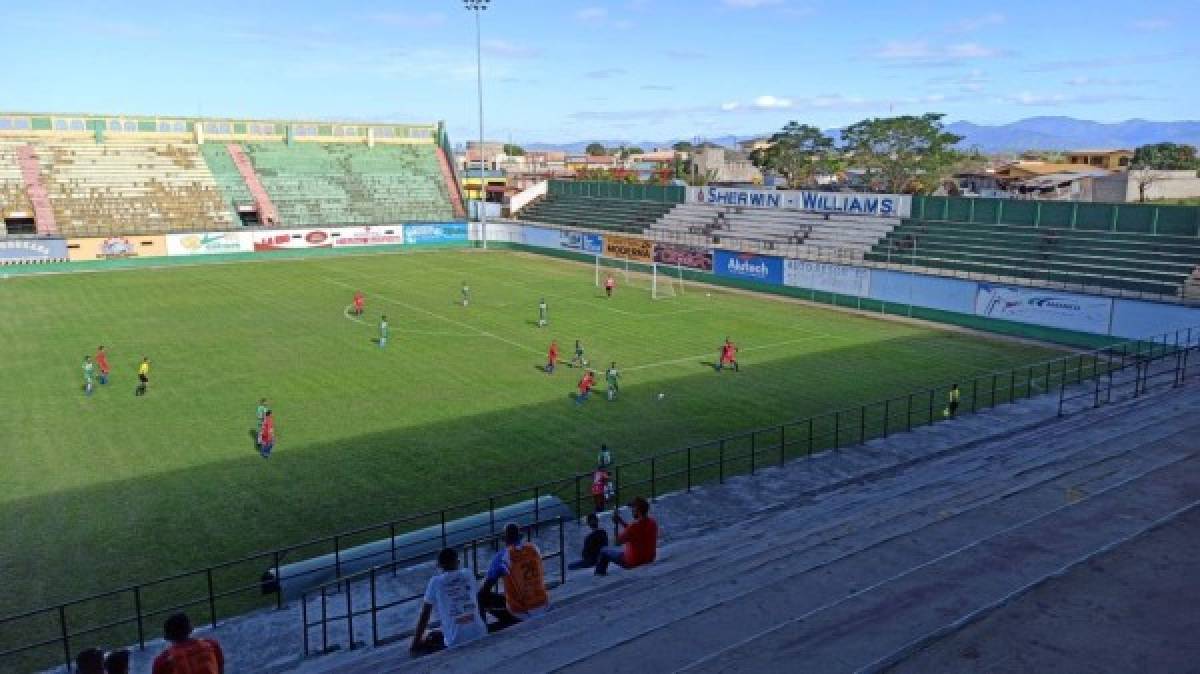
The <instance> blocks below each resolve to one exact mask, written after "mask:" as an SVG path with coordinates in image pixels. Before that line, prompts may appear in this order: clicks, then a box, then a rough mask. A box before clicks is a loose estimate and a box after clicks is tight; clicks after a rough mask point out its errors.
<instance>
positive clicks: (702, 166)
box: [691, 145, 763, 185]
mask: <svg viewBox="0 0 1200 674" xmlns="http://www.w3.org/2000/svg"><path fill="white" fill-rule="evenodd" d="M691 159H692V174H693V176H696V177H705V176H708V177H709V179H710V182H715V183H739V184H754V185H761V184H763V174H762V171H760V170H759V169H758V167H757V166H755V165H754V164H752V163H751V162H750V157H749V156H748V155H747V154H745V153H742V152H737V151H734V150H729V149H726V148H723V147H714V146H711V145H706V146H704V147H698V148H695V149H693V150H692V153H691Z"/></svg>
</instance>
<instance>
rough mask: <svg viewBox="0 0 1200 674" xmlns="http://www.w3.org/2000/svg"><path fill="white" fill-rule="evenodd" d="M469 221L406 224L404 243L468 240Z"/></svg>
mask: <svg viewBox="0 0 1200 674" xmlns="http://www.w3.org/2000/svg"><path fill="white" fill-rule="evenodd" d="M466 240H467V223H465V222H447V223H443V224H434V225H404V243H408V244H415V243H450V242H454V241H462V242H464V243H465V242H466Z"/></svg>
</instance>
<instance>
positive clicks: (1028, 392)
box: [1025, 365, 1033, 398]
mask: <svg viewBox="0 0 1200 674" xmlns="http://www.w3.org/2000/svg"><path fill="white" fill-rule="evenodd" d="M1025 397H1026V398H1032V397H1033V366H1032V365H1030V366H1029V375H1028V376H1027V377H1026V378H1025Z"/></svg>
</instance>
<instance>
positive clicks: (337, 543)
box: [333, 536, 342, 578]
mask: <svg viewBox="0 0 1200 674" xmlns="http://www.w3.org/2000/svg"><path fill="white" fill-rule="evenodd" d="M333 572H334V574H336V575H337V577H338V578H341V577H342V539H341V537H340V536H334V537H333Z"/></svg>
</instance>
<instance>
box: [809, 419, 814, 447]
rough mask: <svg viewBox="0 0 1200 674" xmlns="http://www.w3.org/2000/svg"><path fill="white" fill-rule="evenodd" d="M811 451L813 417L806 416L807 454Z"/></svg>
mask: <svg viewBox="0 0 1200 674" xmlns="http://www.w3.org/2000/svg"><path fill="white" fill-rule="evenodd" d="M812 452H813V418H812V417H809V418H808V455H809V456H812Z"/></svg>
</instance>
